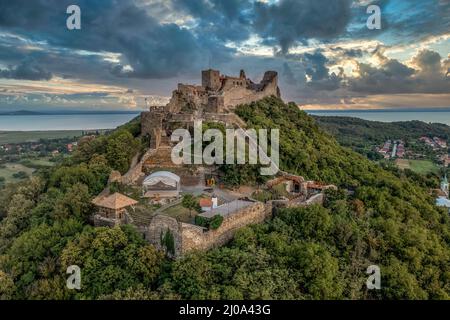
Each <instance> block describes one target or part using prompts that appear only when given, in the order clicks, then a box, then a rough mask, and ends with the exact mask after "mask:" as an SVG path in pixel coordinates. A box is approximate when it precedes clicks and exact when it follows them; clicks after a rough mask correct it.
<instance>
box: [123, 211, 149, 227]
mask: <svg viewBox="0 0 450 320" xmlns="http://www.w3.org/2000/svg"><path fill="white" fill-rule="evenodd" d="M128 215H129V216H130V218H131V220H132V221H131V223H133V224H135V225H137V226H148V225H149V224H150V222H151V221H152V218H153V216H154V213H153V212H151V211H148V210H145V209H143V208H135V209H134V210H133V209H130V210H128Z"/></svg>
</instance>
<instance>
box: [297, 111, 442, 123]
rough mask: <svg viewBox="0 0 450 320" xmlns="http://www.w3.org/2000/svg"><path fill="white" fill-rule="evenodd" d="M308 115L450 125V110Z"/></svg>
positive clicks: (333, 112)
mask: <svg viewBox="0 0 450 320" xmlns="http://www.w3.org/2000/svg"><path fill="white" fill-rule="evenodd" d="M305 111H306V112H307V113H308V114H311V115H317V116H337V117H354V118H361V119H365V120H371V121H381V122H395V121H410V120H419V121H423V122H433V123H437V122H438V123H445V124H447V125H450V110H448V111H381V110H376V111H360V110H353V111H347V110H345V111H335V110H333V111H328V110H327V111H323V110H305Z"/></svg>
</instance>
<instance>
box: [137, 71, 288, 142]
mask: <svg viewBox="0 0 450 320" xmlns="http://www.w3.org/2000/svg"><path fill="white" fill-rule="evenodd" d="M268 96H277V97H280V89H279V87H278V74H277V72H275V71H266V72H265V74H264V77H263V79H262V80H261V82H259V83H254V82H253V81H252V80H250V79H249V78H247V77H246V75H245V72H244V70H241V72H240V74H239V77H231V76H225V75H221V74H220V71H218V70H212V69H209V70H203V71H202V84H201V85H190V84H182V83H179V84H178V88H177V89H176V90H174V91H173V93H172V98H171V99H170V101H169V103H168V104H167V105H165V106H151V107H150V110H148V111H145V112H142V114H141V132H142V135H143V136H149V137H150V148H152V149H157V148H158V147H159V146H160V145H166V142H168V135H169V132H168V131H170V123H171V122H172V123H175V122H176V123H177V124H179V123H192V122H193V121H194V119H201V120H207V121H208V120H210V121H220V120H222V121H223V122H233V121H239V119H236V118H237V117H236V116H235V115H234V114H233V113H232V111H233V110H234V108H235V107H236V106H237V105H240V104H248V103H251V102H254V101H257V100H260V99H263V98H265V97H268Z"/></svg>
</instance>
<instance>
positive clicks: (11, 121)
mask: <svg viewBox="0 0 450 320" xmlns="http://www.w3.org/2000/svg"><path fill="white" fill-rule="evenodd" d="M306 112H307V113H308V114H311V115H319V116H341V117H356V118H361V119H366V120H372V121H382V122H393V121H409V120H420V121H424V122H439V123H445V124H447V125H450V110H449V111H378V110H377V111H359V110H358V111H322V110H320V111H319V110H306ZM138 115H139V113H103V114H99V113H91V114H52V115H48V114H45V115H13V116H10V115H6V116H0V131H50V130H94V129H114V128H116V127H118V126H120V125H122V124H125V123H127V122H128V121H130V120H131V119H133V118H135V117H136V116H138Z"/></svg>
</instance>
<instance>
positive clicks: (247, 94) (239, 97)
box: [223, 81, 279, 109]
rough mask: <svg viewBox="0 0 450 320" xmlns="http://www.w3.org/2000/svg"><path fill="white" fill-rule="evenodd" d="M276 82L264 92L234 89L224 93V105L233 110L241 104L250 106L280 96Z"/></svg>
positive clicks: (243, 88)
mask: <svg viewBox="0 0 450 320" xmlns="http://www.w3.org/2000/svg"><path fill="white" fill-rule="evenodd" d="M278 94H279V93H278V86H277V84H276V81H275V82H273V83H270V84H269V85H267V86H266V87H265V88H264V89H263V90H262V91H254V90H251V89H247V88H245V87H233V88H231V89H229V90H228V91H226V92H224V94H223V95H224V104H225V107H227V108H231V109H232V108H233V107H235V106H237V105H239V104H248V103H251V102H254V101H258V100H261V99H263V98H265V97H270V96H278Z"/></svg>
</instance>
